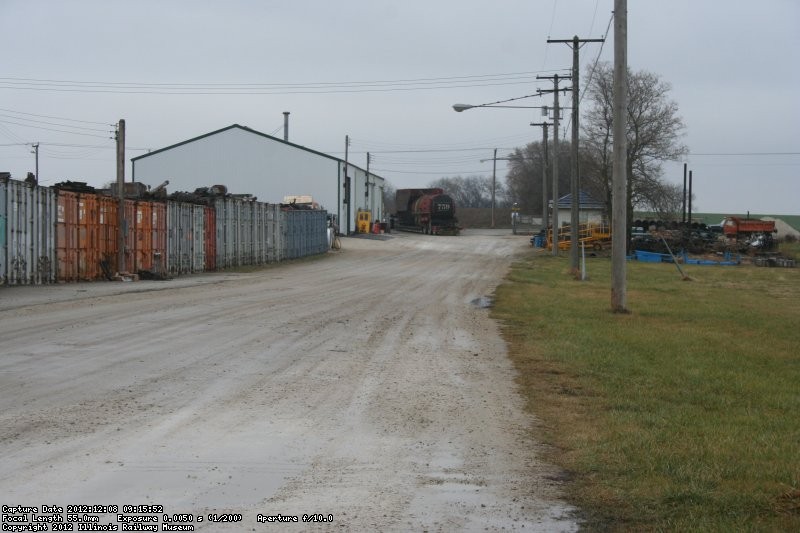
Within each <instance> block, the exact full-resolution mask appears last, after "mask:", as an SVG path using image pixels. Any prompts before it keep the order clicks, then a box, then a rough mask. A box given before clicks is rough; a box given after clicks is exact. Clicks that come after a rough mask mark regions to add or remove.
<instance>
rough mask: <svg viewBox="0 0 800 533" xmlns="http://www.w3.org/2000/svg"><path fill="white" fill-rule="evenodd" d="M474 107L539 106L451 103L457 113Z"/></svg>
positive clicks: (525, 107) (512, 107)
mask: <svg viewBox="0 0 800 533" xmlns="http://www.w3.org/2000/svg"><path fill="white" fill-rule="evenodd" d="M533 96H539V95H538V94H537V95H533ZM523 98H527V96H523ZM474 107H503V108H506V109H539V106H532V105H494V104H480V105H471V104H453V109H455V110H456V112H457V113H461V112H462V111H466V110H467V109H472V108H474Z"/></svg>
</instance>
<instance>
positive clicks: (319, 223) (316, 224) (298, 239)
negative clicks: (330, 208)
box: [281, 210, 328, 259]
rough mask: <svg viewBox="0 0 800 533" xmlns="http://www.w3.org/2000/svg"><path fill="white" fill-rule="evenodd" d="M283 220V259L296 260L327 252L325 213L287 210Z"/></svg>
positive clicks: (282, 214) (284, 212)
mask: <svg viewBox="0 0 800 533" xmlns="http://www.w3.org/2000/svg"><path fill="white" fill-rule="evenodd" d="M281 218H282V220H283V223H282V224H281V226H282V233H283V250H284V251H283V259H297V258H299V257H305V256H308V255H314V254H321V253H324V252H326V251H327V250H328V229H327V226H328V224H327V212H325V211H310V210H309V211H306V210H287V211H283V212H282V213H281Z"/></svg>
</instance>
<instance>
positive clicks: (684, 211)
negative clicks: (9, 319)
mask: <svg viewBox="0 0 800 533" xmlns="http://www.w3.org/2000/svg"><path fill="white" fill-rule="evenodd" d="M681 222H686V163H684V164H683V206H682V207H681Z"/></svg>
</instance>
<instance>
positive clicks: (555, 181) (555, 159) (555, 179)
mask: <svg viewBox="0 0 800 533" xmlns="http://www.w3.org/2000/svg"><path fill="white" fill-rule="evenodd" d="M536 79H537V80H539V79H547V80H550V79H552V80H553V89H552V90H546V91H545V90H542V89H539V91H538V92H539V94H543V93H548V92H552V93H553V255H556V256H557V255H558V121H559V118H560V116H559V115H560V114H561V108H560V107H558V92H559V91H569V90H570V89H569V88H565V89H559V88H558V82H559V81H560V80H565V79H566V80H568V79H570V77H569V76H561V77H560V76H559V75H558V74H555V75H553V76H536Z"/></svg>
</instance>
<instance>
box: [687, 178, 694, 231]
mask: <svg viewBox="0 0 800 533" xmlns="http://www.w3.org/2000/svg"><path fill="white" fill-rule="evenodd" d="M693 172H694V171H693V170H690V171H689V213H688V215H687V219H686V222H688V223H689V225H690V226H691V225H692V173H693Z"/></svg>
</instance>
